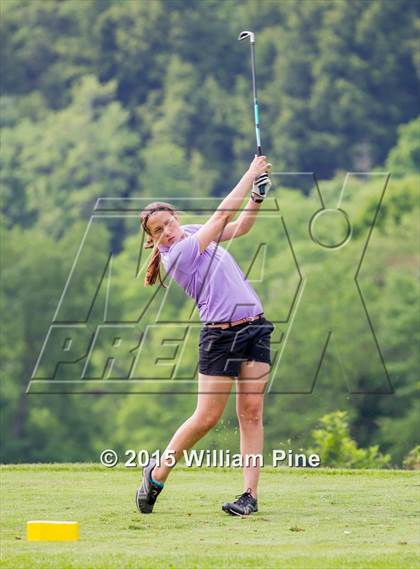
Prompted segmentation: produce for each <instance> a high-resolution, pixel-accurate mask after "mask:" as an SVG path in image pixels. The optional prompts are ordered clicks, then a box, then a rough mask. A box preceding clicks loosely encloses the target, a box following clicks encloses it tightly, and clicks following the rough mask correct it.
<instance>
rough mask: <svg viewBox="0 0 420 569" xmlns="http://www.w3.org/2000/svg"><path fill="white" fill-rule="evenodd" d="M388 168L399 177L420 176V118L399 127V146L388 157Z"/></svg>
mask: <svg viewBox="0 0 420 569" xmlns="http://www.w3.org/2000/svg"><path fill="white" fill-rule="evenodd" d="M386 166H387V168H388V169H389V171H390V172H391V173H392V174H393V175H395V176H398V177H402V176H407V175H409V174H418V172H419V168H420V117H417V118H416V119H414V120H413V121H411V122H409V123H407V124H403V125H401V126H399V127H398V141H397V145H396V146H395V147H394V148H393V149H392V150H391V152H390V153H389V155H388V158H387V161H386Z"/></svg>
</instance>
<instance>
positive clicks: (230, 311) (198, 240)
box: [136, 156, 274, 516]
mask: <svg viewBox="0 0 420 569" xmlns="http://www.w3.org/2000/svg"><path fill="white" fill-rule="evenodd" d="M268 166H269V165H268V163H267V160H266V157H265V156H256V157H255V158H254V160H253V161H252V163H251V165H250V167H249V169H248V170H247V172H246V173H245V174H244V175H243V177H242V178H241V180H240V181H239V183H238V184H237V185H236V187H235V188H234V189H233V190H232V191H231V192H230V193H229V195H228V196H227V197H226V198H225V199H224V200H223V201H222V202H221V204H220V205H219V207H218V208H217V210H216V211H215V212H214V213H213V215H212V216H211V217H210V218H209V219H208V221H207V222H206V223H205V224H204V225H180V224H179V218H178V215H177V213H176V211H175V208H174V207H173V206H171V205H170V204H168V203H164V202H154V203H152V204H149V205H148V206H147V207H146V208H145V209H144V210H143V211H142V213H141V215H140V220H141V225H142V228H143V230H144V231H145V232H146V234H147V236H148V240H147V243H146V245H145V247H146V248H147V247H153V253H152V256H151V259H150V262H149V265H148V270H147V273H146V278H145V286H147V285H150V284H154V283H155V282H156V279H157V278H158V277H159V280H160V282H161V284H162V285H163V286H165V285H164V284H163V283H162V280H161V277H160V262H161V261H162V262H163V265H164V267H165V270H166V272H167V273H168V275H170V276H171V277H172V278H173V279H174V280H175V281H176V282H177V283H178V284H179V285H180V286H181V287H182V288H183V289H184V290H185V292H186V293H187V294H188V295H189V296H191V297H193V298H194V299H195V301H196V303H197V306H198V310H199V313H200V320H201V321H202V322H203V324H204V325H203V327H202V329H201V331H200V343H199V389H198V401H197V407H196V410H195V412H194V413H193V414H192V416H191V417H189V418H188V419H187V420H186V421H185V422H184V423H183V424H182V425H181V426H180V427H179V428H178V430H177V431H176V433H175V434H174V435H173V437H172V439H171V441H170V442H169V444H168V446H167V448H166V450H165V452H164V453H163V455H162V457H161V461H160V464H157V461H156V460H155V459H151V460H150V461H149V463H148V464H147V466H146V467H145V468H144V470H143V480H142V483H141V486H140V487H139V489H138V490H137V493H136V504H137V508H138V510H139V511H140V512H142V513H151V512H152V510H153V506H154V504H155V502H156V499H157V497H158V495H159V493H160V492H161V491H162V489H163V487H164V483H165V481H166V479H167V478H168V476H169V473H170V472H171V469H172V468H173V467H174V465H175V464H176V462H177V461H178V459H179V458H180V457H182V456H183V452H184V450H187V449H190V448H191V447H193V446H194V445H195V443H196V442H197V441H199V440H200V439H201V438H202V437H203V436H204V435H205V434H206V433H208V431H209V430H210V429H211V428H212V427H214V426H215V425H216V424H217V423H218V421H219V419H220V417H221V415H222V413H223V411H224V409H225V406H226V403H227V400H228V398H229V394H230V391H231V388H232V383H233V381H234V379H235V378H237V399H236V401H237V415H238V420H239V426H240V443H241V456H242V459H243V465H242V466H243V474H244V488H243V489H244V492H243V494H241V495H240V496H238V497H237V498H238V499H237V500H236V501H233V502H229V503H225V504H224V505H223V506H222V509H223V510H224V511H225V512H227V513H229V514H232V515H240V516H242V515H249V514H251V513H253V512H257V511H258V507H257V487H258V479H259V472H260V464H259V461H258V460H252V456H254V459H255V458H256V457H255V455H259V454H262V450H263V420H262V415H263V399H264V391H265V387H266V384H267V380H268V376H269V370H270V365H271V359H270V335H271V332H272V331H273V328H274V327H273V325H272V323H271V322H270V321H269V320H266V319H265V317H264V314H263V308H262V305H261V302H260V299H259V298H258V296H257V294H256V293H255V291H254V289H253V288H252V286H251V285H250V283H249V282H248V281H247V280H246V277H245V276H244V274H243V272H242V271H241V269H240V268H239V266H238V265H237V264H236V262H235V260H234V259H233V257H232V256H231V255H230V253H229V252H228V251H226V250H225V249H223V248H222V247H218V243H215V242H218V241H228V240H230V239H232V238H236V237H240V236H241V235H244V234H245V233H247V232H248V231H249V230H250V229H251V227H252V226H253V224H254V222H255V218H256V214H257V213H258V210H259V209H260V206H261V202H262V201H263V199H264V198H265V196H266V195H267V191H268V190H269V188H270V185H271V181H270V179H269V177H268V175H267V173H266V172H267V169H268ZM248 192H251V199H250V201H249V203H248V205H247V207H246V209H245V210H244V211H243V212H242V213H241V214H240V216H239V217H238V219H237V220H236V221H234V222H233V221H232V219H233V217H234V216H235V214H236V213H237V211H238V210H239V209H240V208H241V205H242V202H243V199H244V197H245V196H246V195H247V194H248ZM247 456H248V457H249V458H250V460H247Z"/></svg>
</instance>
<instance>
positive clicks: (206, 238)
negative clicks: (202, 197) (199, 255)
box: [196, 156, 268, 252]
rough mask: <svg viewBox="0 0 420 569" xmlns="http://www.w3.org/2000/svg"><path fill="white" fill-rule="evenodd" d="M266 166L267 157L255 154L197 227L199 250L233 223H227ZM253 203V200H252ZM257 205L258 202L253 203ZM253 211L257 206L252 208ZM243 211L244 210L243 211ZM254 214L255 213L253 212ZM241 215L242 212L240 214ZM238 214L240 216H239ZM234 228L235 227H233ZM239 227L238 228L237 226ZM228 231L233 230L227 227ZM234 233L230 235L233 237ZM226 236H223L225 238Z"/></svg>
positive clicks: (202, 249)
mask: <svg viewBox="0 0 420 569" xmlns="http://www.w3.org/2000/svg"><path fill="white" fill-rule="evenodd" d="M267 167H268V163H267V159H266V157H265V156H256V157H255V158H254V160H253V161H252V162H251V165H250V167H249V168H248V170H247V171H246V172H245V174H244V175H243V176H242V178H241V179H240V180H239V182H238V184H237V185H236V186H235V187H234V188H233V190H232V191H231V192H230V193H229V194H228V195H227V196H226V197H225V198H224V200H222V202H221V203H220V205H219V207H218V208H217V209H216V211H215V212H214V213H213V215H212V216H211V217H210V219H209V220H208V221H207V222H206V223H205V224H204V225H203V227H201V229H199V230H198V231H197V233H196V236H197V239H198V242H199V244H200V251H201V252H202V251H204V250H205V249H206V248H207V246H208V245H209V244H210V243H211V241H215V240H217V239H218V238H219V237H220V235H221V234H222V232H223V233H225V231H226V229H227V224H229V225H230V226H232V225H235V226H236V222H235V224H231V223H229V222H230V221H231V220H232V219H233V218H234V217H235V215H236V213H237V212H238V210H239V209H240V208H241V206H242V202H243V200H244V197H245V196H246V195H247V194H248V192H249V191H250V190H251V188H252V184H253V182H254V180H255V178H256V177H257V176H259V175H260V174H263V173H264V172H265V171H266V170H267ZM252 203H254V202H252ZM255 205H256V206H259V205H260V204H255ZM252 209H253V211H255V213H256V212H257V209H259V208H252ZM243 213H244V212H243ZM254 215H255V214H254ZM241 216H242V214H241ZM241 216H240V217H241ZM235 229H236V227H235ZM238 229H239V228H238ZM229 231H233V228H232V229H229ZM222 235H223V234H222ZM234 236H235V235H232V237H234ZM227 238H228V237H225V238H224V240H225V239H227Z"/></svg>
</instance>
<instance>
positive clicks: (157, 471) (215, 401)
mask: <svg viewBox="0 0 420 569" xmlns="http://www.w3.org/2000/svg"><path fill="white" fill-rule="evenodd" d="M232 383H233V378H232V377H225V376H212V375H204V374H201V373H200V374H199V379H198V385H199V390H198V391H199V392H198V399H197V408H196V410H195V411H194V413H193V414H192V415H191V417H189V418H188V419H187V420H186V421H185V422H184V423H183V424H182V425H181V426H180V427H179V428H178V430H177V431H176V432H175V434H174V436H173V437H172V439H171V440H170V442H169V444H168V446H167V447H166V449H165V451H164V453H163V454H162V457H161V463H160V466H155V468H154V469H153V479H154V480H156V481H157V482H165V480H166V479H167V478H168V476H169V474H170V472H171V470H172V468H173V467H174V466H175V463H176V462H177V461H178V460H179V458H181V457H182V456H183V452H184V450H188V449H190V448H191V447H193V446H194V445H195V443H196V442H197V441H199V440H200V439H201V438H202V437H204V435H206V434H207V433H208V432H209V430H210V429H211V428H213V427H214V426H215V425H217V423H218V422H219V419H220V417H221V416H222V414H223V411H224V409H225V407H226V403H227V400H228V399H229V395H230V392H231V389H232ZM171 451H172V452H171ZM172 457H173V458H175V461H174V460H173V458H172Z"/></svg>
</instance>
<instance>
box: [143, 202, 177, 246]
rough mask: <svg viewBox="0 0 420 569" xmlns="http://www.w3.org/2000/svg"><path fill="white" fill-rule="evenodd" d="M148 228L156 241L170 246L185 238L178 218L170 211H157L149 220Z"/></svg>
mask: <svg viewBox="0 0 420 569" xmlns="http://www.w3.org/2000/svg"><path fill="white" fill-rule="evenodd" d="M147 228H148V229H149V231H150V234H151V236H152V238H153V241H154V242H155V243H159V245H164V246H165V247H170V246H171V245H173V243H175V242H176V241H179V240H180V239H183V238H184V232H183V231H182V229H181V226H180V225H179V223H178V220H177V218H176V217H175V216H174V215H173V214H172V213H171V212H170V211H165V210H161V211H155V212H154V213H152V215H151V216H150V217H149V219H148V221H147Z"/></svg>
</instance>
